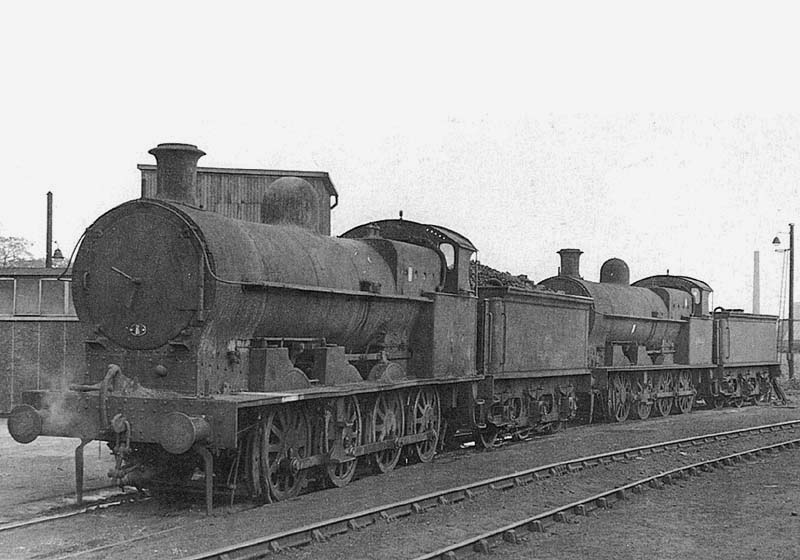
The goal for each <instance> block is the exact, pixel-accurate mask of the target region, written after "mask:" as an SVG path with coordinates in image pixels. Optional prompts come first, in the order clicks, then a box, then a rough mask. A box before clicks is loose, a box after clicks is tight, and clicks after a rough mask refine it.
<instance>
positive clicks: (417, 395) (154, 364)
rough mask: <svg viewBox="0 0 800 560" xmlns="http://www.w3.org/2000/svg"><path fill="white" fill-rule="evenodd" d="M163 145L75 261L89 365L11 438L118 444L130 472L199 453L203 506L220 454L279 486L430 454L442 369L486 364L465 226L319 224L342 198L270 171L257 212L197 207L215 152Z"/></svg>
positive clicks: (253, 477)
mask: <svg viewBox="0 0 800 560" xmlns="http://www.w3.org/2000/svg"><path fill="white" fill-rule="evenodd" d="M150 153H151V154H153V155H154V156H155V157H156V159H157V173H158V190H157V193H156V197H154V198H143V199H138V200H133V201H130V202H127V203H124V204H122V205H120V206H118V207H116V208H114V209H112V210H110V211H109V212H107V213H106V214H104V215H103V216H101V217H100V218H99V219H98V220H97V221H96V222H95V223H94V224H92V225H91V226H90V227H89V228H88V229H87V231H86V232H85V235H84V237H83V240H82V243H81V245H80V248H79V250H78V253H77V256H76V258H75V263H74V266H73V278H74V281H73V299H74V301H75V307H76V310H77V312H78V315H79V317H80V319H81V320H82V321H84V322H86V323H88V324H90V325H91V326H92V330H93V334H92V336H91V337H90V338H89V339H88V340H87V341H86V355H87V371H86V373H85V376H84V378H83V379H82V380H80V381H82V382H80V383H76V384H75V385H73V386H72V387H70V391H67V392H55V391H31V392H27V393H26V394H25V395H24V399H25V401H26V404H24V405H21V406H19V407H17V408H16V409H15V410H14V411H13V412H12V414H11V417H10V420H9V430H10V432H11V434H12V436H13V437H14V438H15V439H17V441H21V442H28V441H32V440H33V439H34V438H35V437H37V436H38V435H50V436H65V437H77V438H80V439H81V440H82V441H83V442H84V443H85V442H88V441H90V440H93V439H102V440H106V441H108V442H110V444H111V445H112V447H113V449H114V454H115V455H116V457H117V466H116V468H115V471H114V472H113V476H114V478H116V479H117V480H118V481H119V482H120V483H121V484H134V485H150V484H153V481H154V480H160V479H161V478H164V477H165V476H166V477H168V478H174V476H173V475H174V474H175V473H178V474H179V475H180V476H183V477H186V476H187V475H188V474H190V471H191V470H192V469H193V466H194V464H195V462H196V461H195V459H194V457H195V453H192V452H193V451H194V452H196V453H197V454H199V455H200V456H202V457H203V459H204V464H205V471H206V477H205V478H206V483H207V484H208V485H209V487H208V488H207V494H208V502H209V503H210V502H211V493H212V489H211V484H212V481H213V478H214V476H215V474H214V473H215V471H216V476H217V478H218V479H224V476H223V473H222V472H221V471H220V469H221V468H228V469H229V472H228V473H227V474H226V475H225V476H228V475H230V473H231V472H233V473H234V474H233V475H232V476H234V477H235V476H236V475H237V473H238V472H239V471H240V470H242V469H244V471H245V472H244V475H245V476H244V478H245V479H247V480H248V481H249V484H250V491H251V493H252V494H254V495H257V496H258V495H261V496H264V497H265V498H266V499H284V498H286V497H289V496H291V495H294V494H295V493H297V492H298V491H299V490H300V489H301V488H302V486H303V485H304V483H305V478H306V474H307V473H308V471H310V470H312V469H315V468H320V467H321V468H322V469H323V471H325V472H326V474H327V478H328V479H329V482H331V483H332V484H335V485H342V484H346V483H347V482H348V481H349V479H350V478H351V477H352V475H353V473H354V472H355V459H357V458H358V457H361V456H365V455H368V456H370V457H371V458H372V459H373V462H374V463H375V466H376V467H377V469H378V470H380V471H385V470H389V469H391V468H393V467H394V466H395V465H396V464H397V462H398V460H399V457H400V453H401V451H402V450H403V448H404V447H405V446H408V447H410V448H411V449H412V452H416V454H417V455H418V457H419V458H420V459H421V460H430V459H431V458H432V457H433V453H435V449H436V441H437V436H438V429H439V428H438V426H439V422H440V418H441V407H440V402H439V398H440V394H444V393H447V391H448V388H447V387H443V388H441V389H438V388H437V387H436V383H435V382H437V380H438V381H440V380H442V379H444V380H445V381H443V383H444V385H448V381H447V378H453V377H455V376H458V377H460V378H462V379H463V378H470V377H474V376H475V374H476V372H475V340H474V332H475V327H474V325H475V313H476V312H475V306H476V303H475V297H474V295H472V294H471V292H470V286H469V266H468V265H469V259H470V255H471V254H472V253H473V252H474V251H475V249H474V247H473V246H472V244H471V243H470V242H469V240H467V239H466V238H465V237H463V236H460V235H458V234H456V233H455V232H452V231H450V230H447V229H446V228H440V227H437V226H431V225H424V224H417V223H415V222H410V221H404V220H386V221H384V222H379V223H373V224H368V225H367V226H365V227H363V228H356V229H354V230H352V231H351V232H349V233H348V234H347V235H346V236H345V237H342V238H331V237H328V236H324V235H320V234H319V233H318V229H319V228H318V227H317V225H318V220H319V215H320V213H321V212H325V211H329V208H327V207H323V206H322V205H321V204H320V200H319V198H318V197H317V196H316V195H315V194H314V192H313V189H311V187H310V185H309V184H308V183H307V182H306V181H304V180H303V179H301V178H297V177H286V178H281V179H278V180H276V181H274V182H272V183H271V184H270V185H269V187H268V188H267V189H266V191H265V192H264V195H263V206H262V212H261V220H260V223H255V222H251V221H243V220H237V219H232V218H229V217H226V216H223V215H221V214H218V213H215V212H210V211H207V210H204V209H202V208H200V207H199V204H198V200H197V198H196V182H195V177H196V172H197V168H196V164H197V160H198V158H199V157H200V156H202V155H203V152H202V151H200V150H198V149H197V148H196V147H195V146H192V145H186V144H161V145H159V146H158V147H157V148H154V149H153V150H151V151H150ZM445 347H447V349H448V350H447V352H445V351H443V349H444V348H445ZM426 385H430V387H428V386H426ZM451 385H452V386H451V387H450V389H449V390H450V392H451V393H453V395H450V396H449V399H448V402H451V403H454V402H456V401H457V399H458V398H459V397H457V396H456V395H455V393H456V392H458V391H460V389H458V388H457V386H456V385H454V384H451ZM393 389H394V391H393ZM291 403H294V404H291ZM451 406H452V404H451ZM164 451H166V452H168V453H167V454H164ZM76 456H77V455H76ZM215 460H216V463H217V464H216V466H215V464H214V461H215ZM243 465H246V467H243ZM79 486H80V484H79Z"/></svg>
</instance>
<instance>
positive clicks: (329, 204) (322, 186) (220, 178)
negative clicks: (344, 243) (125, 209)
mask: <svg viewBox="0 0 800 560" xmlns="http://www.w3.org/2000/svg"><path fill="white" fill-rule="evenodd" d="M137 168H138V169H139V171H140V172H141V173H142V198H156V190H157V182H156V179H157V173H156V171H157V169H156V166H155V165H148V164H139V165H138V166H137ZM285 177H298V178H300V179H304V180H305V181H307V182H308V183H309V184H310V185H311V187H312V188H313V190H314V193H315V196H316V198H317V204H316V205H315V207H316V210H315V212H316V214H317V218H316V220H314V221H315V222H316V228H315V229H316V231H317V233H320V234H322V235H330V234H331V210H332V209H333V208H335V207H336V205H337V204H338V201H339V194H338V193H337V192H336V188H335V187H334V186H333V182H331V178H330V176H329V175H328V174H327V173H326V172H324V171H283V170H274V169H272V170H271V169H233V168H219V167H198V168H197V193H196V199H197V202H198V204H199V206H200V208H202V209H204V210H211V211H212V212H217V213H218V214H222V215H223V216H227V217H228V218H237V219H239V220H246V221H248V222H264V221H265V220H264V214H265V211H266V210H267V206H268V204H269V202H270V199H269V197H268V189H269V187H270V185H272V184H273V183H274V182H275V181H277V180H278V179H281V178H285Z"/></svg>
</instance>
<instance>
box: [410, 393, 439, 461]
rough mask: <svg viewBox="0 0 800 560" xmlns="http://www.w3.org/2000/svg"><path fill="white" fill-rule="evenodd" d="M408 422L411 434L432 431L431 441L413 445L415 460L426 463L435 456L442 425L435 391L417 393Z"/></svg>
mask: <svg viewBox="0 0 800 560" xmlns="http://www.w3.org/2000/svg"><path fill="white" fill-rule="evenodd" d="M410 421H411V426H410V428H411V433H412V434H421V433H424V432H428V431H433V432H434V434H436V435H435V437H434V438H433V439H429V440H426V441H423V442H420V443H417V444H414V452H415V454H416V456H417V458H418V459H419V460H420V461H421V462H423V463H428V462H430V461H431V460H433V457H434V455H436V446H437V444H438V441H439V430H440V428H441V425H442V420H441V413H440V410H439V394H438V393H437V392H436V389H431V388H429V387H424V388H421V389H420V390H419V391H417V395H416V397H415V398H414V408H413V410H412V415H411V418H410Z"/></svg>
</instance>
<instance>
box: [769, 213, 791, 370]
mask: <svg viewBox="0 0 800 560" xmlns="http://www.w3.org/2000/svg"><path fill="white" fill-rule="evenodd" d="M772 244H773V245H775V246H776V247H777V246H778V245H780V244H781V240H780V238H779V237H777V236H775V239H773V240H772ZM783 250H784V251H786V250H787V249H783ZM788 251H789V333H788V340H787V346H786V362H787V365H788V366H789V379H793V378H794V348H793V343H794V224H789V249H788Z"/></svg>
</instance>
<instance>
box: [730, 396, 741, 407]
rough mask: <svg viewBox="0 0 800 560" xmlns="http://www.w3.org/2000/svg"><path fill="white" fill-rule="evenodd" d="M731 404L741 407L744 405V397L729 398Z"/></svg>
mask: <svg viewBox="0 0 800 560" xmlns="http://www.w3.org/2000/svg"><path fill="white" fill-rule="evenodd" d="M731 404H732V405H733V406H735V407H736V408H742V407H743V406H744V397H734V398H732V399H731Z"/></svg>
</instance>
